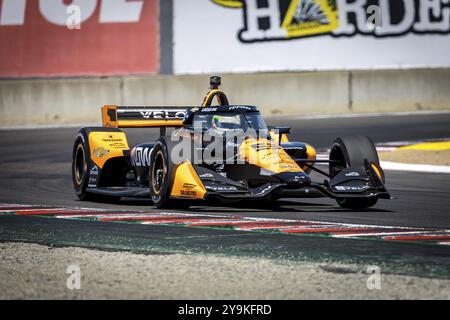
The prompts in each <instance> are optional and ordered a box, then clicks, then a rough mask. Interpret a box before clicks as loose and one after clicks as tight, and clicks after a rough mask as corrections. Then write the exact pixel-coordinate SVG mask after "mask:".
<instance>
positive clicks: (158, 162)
mask: <svg viewBox="0 0 450 320" xmlns="http://www.w3.org/2000/svg"><path fill="white" fill-rule="evenodd" d="M165 174H166V166H165V163H164V156H163V154H162V152H161V151H158V153H157V154H156V157H155V160H154V162H153V166H152V188H153V192H154V193H155V195H160V194H161V190H162V187H163V184H164V177H165Z"/></svg>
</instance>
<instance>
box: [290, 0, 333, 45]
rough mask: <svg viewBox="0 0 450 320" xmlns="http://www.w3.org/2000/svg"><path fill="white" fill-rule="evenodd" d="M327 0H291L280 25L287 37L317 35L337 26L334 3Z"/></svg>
mask: <svg viewBox="0 0 450 320" xmlns="http://www.w3.org/2000/svg"><path fill="white" fill-rule="evenodd" d="M330 3H332V2H330V1H329V0H292V1H291V3H290V5H289V8H288V11H287V12H286V16H285V17H284V20H283V23H282V27H283V28H284V29H285V30H286V33H287V37H288V38H298V37H305V36H313V35H319V34H322V33H327V32H331V31H333V30H336V29H337V28H338V27H339V15H338V10H337V7H336V5H330Z"/></svg>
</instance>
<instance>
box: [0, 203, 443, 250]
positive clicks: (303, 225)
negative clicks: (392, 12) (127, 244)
mask: <svg viewBox="0 0 450 320" xmlns="http://www.w3.org/2000/svg"><path fill="white" fill-rule="evenodd" d="M2 214H4V215H6V214H10V215H11V214H12V215H22V216H45V217H51V218H57V219H76V220H94V221H102V222H119V223H137V224H144V225H171V226H185V227H192V228H223V229H231V230H241V231H248V232H274V233H283V234H293V235H295V234H298V235H319V236H328V237H334V238H347V239H378V240H386V241H405V242H424V243H429V244H438V245H450V229H438V228H412V227H399V226H377V225H363V224H348V223H335V222H324V221H309V220H288V219H269V218H259V217H242V216H227V215H206V214H197V213H179V212H152V211H149V212H145V211H132V210H118V211H112V210H104V209H90V208H75V209H70V208H56V207H43V206H28V205H3V204H0V215H2Z"/></svg>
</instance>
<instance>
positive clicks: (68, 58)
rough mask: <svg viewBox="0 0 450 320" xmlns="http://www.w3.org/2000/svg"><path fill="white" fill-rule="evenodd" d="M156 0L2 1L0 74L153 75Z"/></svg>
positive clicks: (156, 39)
mask: <svg viewBox="0 0 450 320" xmlns="http://www.w3.org/2000/svg"><path fill="white" fill-rule="evenodd" d="M158 30H159V28H158V1H157V0H71V1H70V0H69V1H68V0H0V77H2V78H23V77H60V76H106V75H120V74H154V73H157V72H158V69H159V34H158Z"/></svg>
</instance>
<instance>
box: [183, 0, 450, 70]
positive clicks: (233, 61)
mask: <svg viewBox="0 0 450 320" xmlns="http://www.w3.org/2000/svg"><path fill="white" fill-rule="evenodd" d="M174 1H175V2H174V8H175V9H174V11H175V12H174V70H175V72H176V73H178V74H188V73H211V72H255V71H305V70H357V69H403V68H407V69H408V68H440V67H450V2H449V1H447V0H190V1H185V0H174Z"/></svg>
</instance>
